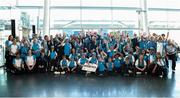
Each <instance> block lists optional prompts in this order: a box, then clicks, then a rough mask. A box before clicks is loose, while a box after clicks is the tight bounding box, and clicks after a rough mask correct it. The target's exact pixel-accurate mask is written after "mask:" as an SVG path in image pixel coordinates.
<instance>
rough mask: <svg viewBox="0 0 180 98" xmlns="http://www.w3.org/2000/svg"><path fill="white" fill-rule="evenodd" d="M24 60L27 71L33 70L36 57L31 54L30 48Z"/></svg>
mask: <svg viewBox="0 0 180 98" xmlns="http://www.w3.org/2000/svg"><path fill="white" fill-rule="evenodd" d="M25 62H26V66H27V72H34V71H35V65H36V57H35V56H34V55H32V50H29V51H28V56H26V59H25Z"/></svg>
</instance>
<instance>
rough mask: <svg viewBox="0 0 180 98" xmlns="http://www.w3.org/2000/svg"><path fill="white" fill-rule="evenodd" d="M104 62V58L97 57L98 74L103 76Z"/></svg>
mask: <svg viewBox="0 0 180 98" xmlns="http://www.w3.org/2000/svg"><path fill="white" fill-rule="evenodd" d="M105 70H106V67H105V62H104V59H103V58H102V57H99V58H98V75H99V76H103V75H104V74H105Z"/></svg>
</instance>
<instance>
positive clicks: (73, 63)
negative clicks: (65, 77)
mask: <svg viewBox="0 0 180 98" xmlns="http://www.w3.org/2000/svg"><path fill="white" fill-rule="evenodd" d="M69 60H70V61H69V63H68V66H69V70H70V73H76V69H77V64H76V61H75V60H74V58H71V59H69Z"/></svg>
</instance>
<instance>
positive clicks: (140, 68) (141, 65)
mask: <svg viewBox="0 0 180 98" xmlns="http://www.w3.org/2000/svg"><path fill="white" fill-rule="evenodd" d="M146 66H147V64H146V61H145V60H144V55H143V54H140V56H139V59H138V60H136V63H135V68H136V71H135V72H136V73H137V72H141V73H142V74H145V72H146ZM136 73H135V74H136Z"/></svg>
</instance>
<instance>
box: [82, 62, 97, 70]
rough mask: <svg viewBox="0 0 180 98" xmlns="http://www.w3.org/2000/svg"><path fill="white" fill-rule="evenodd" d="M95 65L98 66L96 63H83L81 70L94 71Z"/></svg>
mask: <svg viewBox="0 0 180 98" xmlns="http://www.w3.org/2000/svg"><path fill="white" fill-rule="evenodd" d="M97 67H98V65H97V64H91V63H89V64H88V63H85V64H84V65H83V67H82V70H84V71H88V72H96V69H97Z"/></svg>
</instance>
